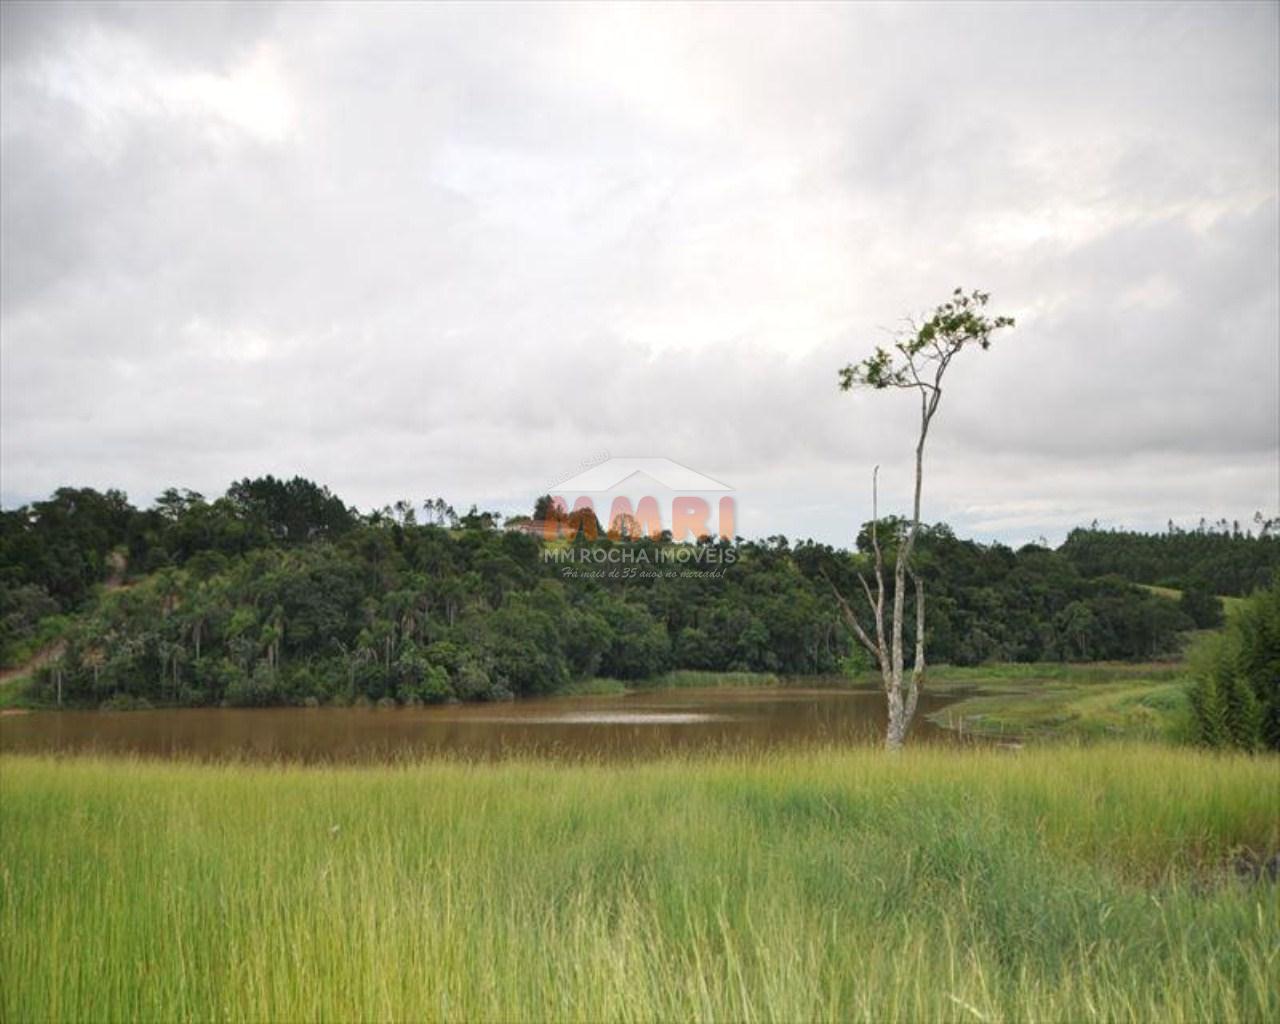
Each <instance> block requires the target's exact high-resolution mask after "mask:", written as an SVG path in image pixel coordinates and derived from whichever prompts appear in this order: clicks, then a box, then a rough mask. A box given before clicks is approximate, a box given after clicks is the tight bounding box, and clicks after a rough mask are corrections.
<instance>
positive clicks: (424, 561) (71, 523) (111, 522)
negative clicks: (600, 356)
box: [0, 476, 1280, 707]
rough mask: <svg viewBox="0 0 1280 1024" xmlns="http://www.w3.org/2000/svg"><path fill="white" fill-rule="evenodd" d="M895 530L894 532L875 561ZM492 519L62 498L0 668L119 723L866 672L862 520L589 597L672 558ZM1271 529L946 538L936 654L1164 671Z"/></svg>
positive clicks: (1277, 553)
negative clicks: (30, 662)
mask: <svg viewBox="0 0 1280 1024" xmlns="http://www.w3.org/2000/svg"><path fill="white" fill-rule="evenodd" d="M537 511H540V512H543V513H544V514H545V499H541V500H540V506H539V509H538V510H537ZM520 520H521V521H522V520H523V517H520ZM899 522H900V521H898V520H895V519H893V518H887V519H884V520H882V521H881V522H880V524H879V534H880V537H881V541H882V543H885V539H886V538H889V539H890V547H891V546H892V544H891V539H892V538H893V537H894V536H895V535H896V533H897V532H898V531H897V527H898V525H899ZM501 524H502V517H501V516H499V515H498V514H496V513H492V512H482V511H479V510H477V509H476V508H474V507H472V508H471V509H470V510H469V511H468V512H466V513H464V514H458V513H456V512H455V511H454V510H453V508H452V507H450V506H449V505H448V503H447V502H445V501H444V500H443V499H431V500H429V501H427V502H425V503H423V504H422V505H421V506H415V505H414V504H412V503H410V502H407V501H402V502H397V503H396V504H395V505H394V506H390V507H387V508H384V509H380V510H376V511H374V512H371V513H360V512H358V511H356V510H355V509H353V508H351V507H349V506H347V505H346V504H345V503H344V502H343V501H342V500H341V499H340V498H339V497H338V496H336V495H334V494H333V493H332V492H331V491H330V490H329V489H328V488H326V487H324V486H322V485H319V484H317V483H314V482H312V481H309V480H305V479H302V478H297V477H295V478H294V479H292V480H281V479H277V478H274V477H270V476H268V477H262V478H258V479H244V480H241V481H238V482H236V483H234V484H233V485H232V486H231V487H230V488H228V490H227V492H226V493H225V494H224V495H223V496H221V497H219V498H216V499H214V500H207V499H206V498H204V497H203V496H201V495H199V494H196V493H194V492H191V491H179V490H169V491H166V492H165V493H164V494H163V495H162V496H161V497H160V498H159V499H157V501H156V502H155V503H154V504H153V505H152V506H151V507H150V508H146V509H139V508H136V507H134V506H133V505H132V504H130V502H129V501H128V499H127V497H126V496H125V495H124V494H123V493H122V492H120V491H115V490H108V491H105V492H99V491H96V490H92V489H87V488H80V489H75V488H62V489H59V490H58V491H56V492H55V493H54V494H53V495H52V496H51V497H50V498H49V499H48V500H46V501H39V502H34V503H32V504H30V505H28V506H23V507H20V508H16V509H13V510H8V511H3V512H0V658H2V659H3V663H4V664H7V665H13V664H18V663H21V662H22V661H23V660H25V659H27V658H30V657H31V656H32V655H33V654H35V653H36V652H37V651H38V650H39V649H40V648H41V647H42V646H49V645H51V644H55V643H56V645H57V649H58V650H60V651H61V654H60V656H59V657H57V658H55V659H52V660H50V662H49V663H48V664H47V665H45V666H44V667H43V668H41V669H40V670H39V671H38V672H37V673H36V676H35V686H36V694H37V696H38V697H39V698H40V699H42V700H44V701H47V702H49V703H53V702H54V701H60V702H61V703H62V704H64V705H68V706H100V705H104V704H105V705H108V706H117V707H128V706H145V705H147V704H167V705H210V704H229V705H237V706H247V705H269V704H302V703H333V704H343V703H364V702H396V703H401V704H415V703H430V702H440V701H451V700H494V699H506V698H509V697H512V696H519V695H529V694H541V693H550V692H554V691H557V690H561V689H563V688H565V687H566V686H568V685H570V684H573V683H575V682H580V681H583V680H589V679H592V678H594V677H609V678H614V679H620V680H640V679H645V678H650V677H653V676H655V675H658V674H660V673H662V672H665V671H667V670H670V669H674V668H684V669H706V670H722V671H752V672H773V673H778V674H785V675H806V674H829V673H836V672H843V671H851V670H856V669H858V668H864V667H865V663H864V662H863V661H862V659H861V658H860V657H859V653H858V652H857V651H856V645H855V644H854V643H853V642H852V640H851V637H850V636H848V635H847V633H846V632H845V628H844V626H843V625H842V624H841V622H840V617H839V614H838V611H837V608H836V606H835V602H834V600H833V598H832V591H831V588H832V586H833V585H834V586H838V587H839V588H840V589H841V591H842V592H843V593H844V594H846V595H853V594H856V593H858V592H859V590H860V588H859V584H858V582H857V574H858V572H859V571H864V570H865V569H866V566H867V564H868V560H869V558H870V554H869V551H870V531H869V526H870V524H868V525H867V526H866V527H864V528H863V530H862V532H861V533H860V535H859V536H858V538H857V541H856V543H855V545H854V548H853V549H852V550H843V549H836V548H833V547H830V546H828V545H825V544H819V543H815V542H812V541H808V540H801V541H796V542H792V541H790V540H789V539H788V538H786V537H781V536H777V537H770V538H767V539H764V540H741V539H738V540H735V541H734V542H727V541H712V540H711V539H704V540H703V541H702V542H700V543H699V544H696V545H690V546H689V547H691V548H692V549H693V550H691V551H690V555H691V561H694V562H696V564H699V565H703V564H716V565H718V566H720V568H719V569H718V570H717V571H713V572H697V573H690V572H684V571H681V570H680V569H679V568H675V569H673V570H672V571H666V572H656V573H649V574H638V573H637V574H626V573H620V574H617V575H615V576H609V575H607V574H606V575H603V576H588V575H586V574H583V575H582V576H579V577H570V576H566V575H565V566H564V564H563V563H562V562H557V561H555V560H554V559H551V558H549V557H548V548H560V549H564V548H577V549H579V550H581V549H590V551H591V552H593V553H595V552H601V551H603V552H605V553H606V554H607V551H608V549H610V548H613V547H617V546H625V547H627V548H628V549H630V551H631V554H630V555H629V556H628V557H629V558H634V557H636V556H637V555H638V556H639V557H640V558H641V559H646V560H648V562H649V563H651V564H657V563H659V562H660V560H661V555H660V553H661V552H664V551H665V552H667V553H669V552H670V549H671V548H672V547H673V545H672V544H671V542H670V541H669V540H668V539H667V538H658V539H648V538H645V539H641V540H636V541H630V540H620V539H610V537H609V536H608V535H607V534H601V535H599V536H596V537H595V538H594V539H593V538H591V537H590V536H589V535H588V534H589V531H587V530H578V531H577V535H576V536H574V537H567V536H566V537H564V538H561V539H558V540H553V541H544V540H543V539H541V538H539V537H537V536H531V535H529V534H528V533H527V532H525V531H523V530H520V529H512V528H508V529H503V528H502V525H501ZM575 525H576V526H580V525H581V524H580V523H578V524H575ZM1272 527H1273V524H1272V523H1269V522H1264V523H1262V524H1261V525H1260V528H1259V529H1258V531H1257V532H1256V533H1255V532H1254V531H1252V530H1244V531H1242V530H1240V529H1239V528H1238V527H1237V528H1235V529H1231V528H1221V527H1214V528H1210V527H1204V526H1202V527H1201V528H1199V529H1197V530H1192V531H1185V532H1184V531H1178V530H1174V529H1170V531H1169V532H1168V533H1167V534H1161V535H1155V536H1152V535H1144V534H1138V533H1129V532H1121V531H1102V530H1098V529H1096V528H1091V529H1088V530H1076V531H1074V532H1072V533H1071V535H1070V536H1069V537H1068V539H1067V541H1066V542H1065V543H1064V544H1063V545H1062V546H1061V547H1060V548H1058V549H1056V550H1053V549H1050V548H1048V547H1045V546H1041V545H1026V546H1024V547H1021V548H1019V549H1017V550H1013V549H1011V548H1009V547H1006V546H1004V545H1001V544H979V543H976V542H974V541H971V540H965V539H962V538H958V537H956V536H955V535H954V533H953V532H952V531H951V530H950V529H949V528H948V527H947V526H946V525H944V524H936V525H933V526H931V527H928V528H927V529H926V530H925V531H924V533H923V535H922V538H921V541H920V547H919V553H918V555H917V562H918V567H919V569H918V571H919V572H920V574H921V575H922V576H923V578H924V579H925V581H926V589H927V594H928V597H927V600H928V602H929V623H930V625H929V637H928V644H929V657H930V660H931V661H933V662H948V663H951V664H955V665H973V664H978V663H981V662H989V661H1021V662H1029V661H1091V660H1123V659H1149V658H1152V657H1158V656H1160V655H1162V654H1165V653H1168V652H1171V651H1173V650H1174V649H1175V648H1176V647H1177V644H1178V642H1179V635H1180V634H1181V633H1183V632H1184V631H1186V630H1188V629H1192V628H1196V627H1211V626H1215V625H1218V624H1220V622H1221V617H1222V608H1221V601H1220V599H1219V597H1218V596H1217V595H1219V594H1224V595H1240V594H1246V593H1248V592H1250V591H1252V590H1253V589H1254V588H1255V587H1257V586H1259V585H1262V584H1265V583H1266V582H1268V581H1269V580H1270V579H1271V578H1272V577H1273V575H1274V574H1275V572H1276V570H1277V567H1278V566H1280V542H1277V539H1276V537H1275V536H1274V535H1273V529H1272ZM570 532H572V531H570ZM663 564H666V563H663ZM680 564H682V565H683V564H685V563H680ZM1138 583H1154V584H1160V585H1163V586H1175V587H1177V588H1178V589H1179V590H1181V592H1182V593H1181V597H1180V598H1174V597H1170V596H1168V595H1166V594H1162V593H1157V592H1153V591H1152V590H1149V589H1146V588H1144V587H1141V586H1138V585H1137V584H1138ZM907 619H908V622H909V623H910V622H912V621H914V617H913V616H912V615H908V617H907Z"/></svg>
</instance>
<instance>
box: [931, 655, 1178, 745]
mask: <svg viewBox="0 0 1280 1024" xmlns="http://www.w3.org/2000/svg"><path fill="white" fill-rule="evenodd" d="M1187 671H1188V670H1187V667H1186V665H1185V664H1183V663H1181V662H1179V663H1175V664H1169V663H1149V664H1123V663H1114V664H1084V665H1063V664H1058V665H990V666H980V667H978V668H973V669H954V668H946V667H944V668H942V669H940V670H938V671H936V672H934V673H932V674H931V675H930V677H929V686H930V688H931V689H933V690H935V691H936V690H961V691H963V690H965V689H968V688H970V687H972V688H973V689H974V691H975V692H974V693H972V694H971V695H968V696H965V697H963V698H962V699H961V700H959V701H958V702H957V703H955V704H951V705H949V706H948V707H946V708H943V709H942V710H941V711H938V712H936V713H934V714H933V715H932V716H930V717H931V719H932V721H934V722H935V723H936V724H938V725H942V726H946V727H948V728H951V729H956V730H958V731H961V732H964V733H971V734H976V735H988V736H1017V737H1019V738H1021V739H1047V738H1054V739H1057V738H1063V737H1067V738H1071V739H1078V740H1093V739H1102V738H1120V737H1123V738H1128V739H1148V740H1161V741H1171V742H1183V741H1186V740H1187V739H1188V738H1189V735H1190V729H1191V720H1190V715H1191V709H1190V705H1189V704H1188V700H1187V687H1188V685H1189V679H1188V676H1187Z"/></svg>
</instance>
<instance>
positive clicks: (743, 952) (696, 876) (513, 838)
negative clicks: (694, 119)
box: [0, 745, 1280, 1022]
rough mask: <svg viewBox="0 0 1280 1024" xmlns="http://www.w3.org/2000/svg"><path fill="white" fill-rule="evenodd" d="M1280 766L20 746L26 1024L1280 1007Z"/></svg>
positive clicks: (1133, 750)
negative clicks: (191, 755) (233, 756)
mask: <svg viewBox="0 0 1280 1024" xmlns="http://www.w3.org/2000/svg"><path fill="white" fill-rule="evenodd" d="M1278 788H1280V762H1278V761H1277V760H1276V759H1274V758H1248V757H1243V756H1231V755H1211V754H1206V753H1197V752H1193V751H1186V750H1175V749H1168V748H1160V747H1154V746H1143V745H1108V746H1105V747H1095V748H1091V749H1074V748H1050V749H1028V750H1024V751H1021V752H1018V753H1009V752H1001V751H995V750H950V749H914V750H909V751H908V752H906V753H904V754H903V755H901V756H898V757H889V756H887V755H885V754H883V753H881V752H880V751H879V750H874V749H845V750H835V749H831V750H818V751H806V752H792V753H781V754H770V755H767V756H756V757H748V756H721V757H715V758H709V759H680V758H674V757H672V758H667V759H664V760H658V761H655V762H652V763H646V764H639V765H636V764H629V765H615V766H610V765H604V764H586V765H572V766H566V765H555V764H550V763H544V762H537V761H511V762H505V763H499V764H463V763H455V762H446V761H436V762H423V763H401V764H392V765H387V766H383V767H378V768H314V767H300V766H290V765H276V766H270V765H248V764H225V765H196V764H186V763H174V762H145V761H136V760H108V759H89V758H86V759H75V758H69V759H55V758H51V757H25V756H23V757H18V756H5V757H3V758H0V1019H3V1020H5V1021H14V1022H17V1021H34V1020H47V1019H56V1020H95V1021H97V1020H102V1021H106V1020H156V1021H161V1020H163V1021H175V1020H207V1019H219V1020H229V1021H291V1020H317V1021H323V1020H362V1021H367V1020H413V1021H430V1020H459V1021H477V1020H483V1021H606V1020H618V1021H633V1020H634V1021H639V1020H663V1021H683V1020H726V1021H727V1020H732V1021H787V1022H791V1021H807V1020H855V1021H875V1022H884V1021H904V1022H905V1021H909V1022H920V1021H1002V1020H1032V1019H1033V1020H1043V1021H1081V1020H1108V1021H1112V1020H1115V1021H1120V1020H1123V1021H1161V1022H1164V1021H1193V1020H1194V1021H1235V1020H1239V1021H1265V1020H1276V1019H1280V957H1277V953H1276V950H1277V949H1278V948H1280V913H1278V910H1280V908H1278V906H1277V888H1276V886H1275V885H1274V884H1273V883H1267V882H1258V881H1256V880H1252V879H1240V878H1238V877H1236V875H1235V874H1234V873H1233V872H1232V871H1231V870H1230V869H1229V867H1228V865H1229V864H1230V861H1231V859H1232V858H1233V857H1234V856H1236V855H1238V854H1239V853H1240V851H1241V850H1243V849H1245V848H1247V849H1249V850H1251V851H1253V852H1254V853H1269V852H1272V851H1275V850H1276V849H1277V848H1278V847H1280V835H1278V828H1280V825H1278V821H1277V802H1276V796H1277V791H1278Z"/></svg>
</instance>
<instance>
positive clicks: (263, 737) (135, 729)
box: [0, 686, 954, 762]
mask: <svg viewBox="0 0 1280 1024" xmlns="http://www.w3.org/2000/svg"><path fill="white" fill-rule="evenodd" d="M953 699H954V697H953V696H952V695H949V694H948V695H938V696H931V695H928V694H923V695H921V698H920V708H919V710H918V712H917V715H916V722H915V725H914V726H913V732H912V734H913V736H914V737H915V738H917V739H930V738H932V739H950V737H951V735H952V734H951V733H949V732H948V731H946V730H944V729H940V728H938V727H937V726H934V725H932V724H931V723H930V722H928V721H926V720H925V718H924V716H925V715H927V714H928V713H930V712H931V711H934V710H937V709H938V708H940V707H942V706H944V705H946V704H948V703H950V702H951V701H952V700H953ZM884 725H885V713H884V697H883V695H882V694H881V693H880V692H879V691H877V690H866V689H859V690H853V689H848V688H841V689H833V688H826V689H818V688H809V687H800V686H794V687H787V686H782V687H769V688H763V687H761V688H755V687H718V688H700V689H673V690H640V691H636V692H633V693H627V694H621V695H614V696H578V697H546V698H536V699H527V700H521V701H514V702H508V703H498V704H465V705H462V704H455V705H446V706H432V707H420V708H394V709H380V708H180V709H162V710H155V711H61V712H58V711H43V712H40V711H37V712H33V713H31V714H26V715H12V716H5V717H0V750H3V751H5V752H85V751H97V752H100V753H112V754H141V755H146V756H151V757H194V758H197V759H202V760H219V759H224V758H248V759H253V760H277V759H279V760H291V761H309V762H315V761H345V762H375V761H385V760H389V759H392V758H397V757H406V756H407V757H410V758H417V757H424V756H427V757H429V756H437V755H451V756H460V757H465V758H483V759H492V758H500V757H507V756H516V755H532V756H539V757H564V758H574V757H584V756H587V757H592V756H594V757H606V758H613V759H616V758H635V757H639V758H644V757H651V756H658V755H659V754H662V753H666V752H671V751H685V752H701V751H713V750H750V749H767V748H777V747H797V746H804V745H812V744H815V743H824V742H830V741H837V742H842V743H843V742H878V741H879V739H880V737H881V736H882V735H883V731H884Z"/></svg>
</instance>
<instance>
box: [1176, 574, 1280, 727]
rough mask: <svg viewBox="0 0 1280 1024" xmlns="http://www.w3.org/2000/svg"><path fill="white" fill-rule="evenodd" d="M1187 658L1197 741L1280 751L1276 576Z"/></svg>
mask: <svg viewBox="0 0 1280 1024" xmlns="http://www.w3.org/2000/svg"><path fill="white" fill-rule="evenodd" d="M1191 657H1192V665H1193V671H1194V674H1195V679H1196V681H1195V683H1194V685H1193V686H1192V688H1191V693H1190V697H1191V708H1192V711H1193V713H1194V715H1195V722H1196V738H1197V739H1198V741H1199V742H1200V743H1202V744H1203V745H1205V746H1208V747H1236V748H1239V749H1241V750H1256V749H1259V748H1262V747H1265V748H1266V749H1269V750H1280V577H1277V579H1276V580H1275V581H1274V582H1273V583H1272V584H1271V586H1270V587H1268V588H1267V589H1266V590H1260V591H1258V592H1257V593H1256V594H1254V595H1253V596H1252V597H1250V598H1249V599H1248V600H1247V601H1245V603H1244V604H1243V605H1242V606H1241V608H1240V610H1239V611H1238V612H1237V613H1236V614H1235V615H1233V616H1232V618H1231V621H1230V622H1229V623H1228V624H1227V630H1226V632H1225V633H1221V634H1218V635H1215V636H1211V637H1206V638H1205V639H1203V640H1202V641H1200V642H1199V643H1198V644H1197V646H1196V647H1195V649H1194V650H1193V651H1192V654H1191Z"/></svg>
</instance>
